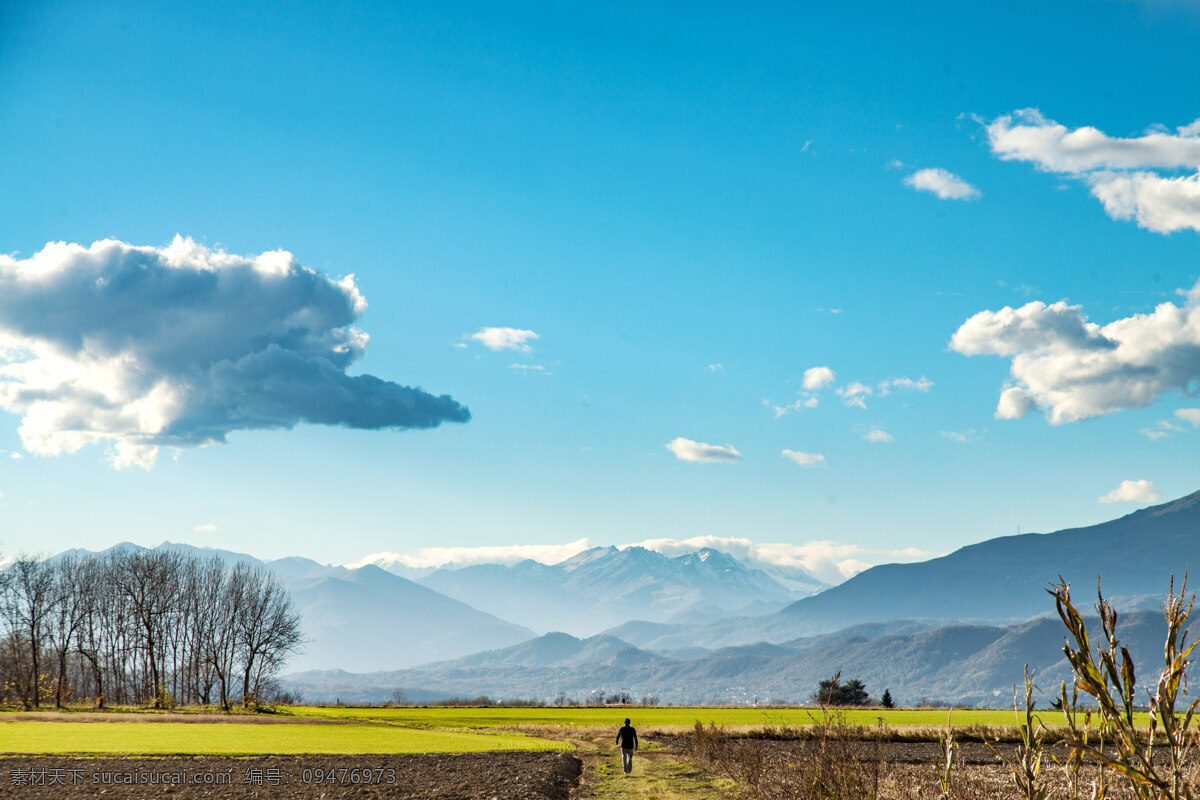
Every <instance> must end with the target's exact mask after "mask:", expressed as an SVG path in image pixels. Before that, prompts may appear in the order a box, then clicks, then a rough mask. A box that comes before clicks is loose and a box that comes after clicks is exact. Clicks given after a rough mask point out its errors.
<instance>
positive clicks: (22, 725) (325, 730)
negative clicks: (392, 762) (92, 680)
mask: <svg viewBox="0 0 1200 800" xmlns="http://www.w3.org/2000/svg"><path fill="white" fill-rule="evenodd" d="M569 749H571V746H570V745H569V744H567V743H565V742H553V741H549V740H547V739H537V738H533V737H529V736H522V735H519V734H501V733H496V734H487V735H483V734H478V733H461V732H452V731H433V730H413V729H409V728H400V727H392V726H379V725H241V724H229V723H226V724H220V725H219V726H213V725H205V724H197V723H191V724H184V723H171V722H164V723H158V724H154V725H147V724H142V723H138V722H109V723H103V724H98V723H88V722H0V753H96V754H98V753H111V754H148V753H154V754H188V755H251V754H302V753H323V754H338V753H467V752H480V751H485V750H569Z"/></svg>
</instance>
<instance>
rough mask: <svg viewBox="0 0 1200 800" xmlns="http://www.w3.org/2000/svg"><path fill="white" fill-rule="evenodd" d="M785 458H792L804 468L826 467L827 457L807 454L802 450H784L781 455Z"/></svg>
mask: <svg viewBox="0 0 1200 800" xmlns="http://www.w3.org/2000/svg"><path fill="white" fill-rule="evenodd" d="M781 455H782V456H783V457H784V458H790V459H791V460H792V461H795V462H796V463H797V464H799V465H800V466H802V467H824V466H826V464H825V456H823V455H821V454H820V453H805V452H803V451H801V450H784V451H783V453H782V454H781Z"/></svg>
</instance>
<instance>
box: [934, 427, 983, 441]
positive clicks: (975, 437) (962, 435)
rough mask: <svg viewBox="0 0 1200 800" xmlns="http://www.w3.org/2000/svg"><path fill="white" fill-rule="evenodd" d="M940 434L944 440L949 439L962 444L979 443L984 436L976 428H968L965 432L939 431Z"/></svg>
mask: <svg viewBox="0 0 1200 800" xmlns="http://www.w3.org/2000/svg"><path fill="white" fill-rule="evenodd" d="M938 433H940V434H941V435H942V437H943V438H946V439H949V440H950V441H952V442H959V443H960V444H969V443H970V442H977V441H979V438H980V436H981V435H982V434H981V433H980V432H979V431H977V430H975V429H974V428H967V429H966V430H965V431H938Z"/></svg>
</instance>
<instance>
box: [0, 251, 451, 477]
mask: <svg viewBox="0 0 1200 800" xmlns="http://www.w3.org/2000/svg"><path fill="white" fill-rule="evenodd" d="M365 309H366V300H365V299H364V298H363V296H362V294H361V293H360V292H359V291H358V288H357V287H356V286H355V284H354V279H353V276H350V277H347V278H343V279H342V280H340V281H334V280H331V279H330V278H327V277H325V276H324V275H321V274H319V273H317V272H315V271H313V270H311V269H308V268H306V267H303V266H301V265H300V264H298V263H297V262H296V260H295V258H294V257H293V256H292V255H291V254H290V253H288V252H286V251H282V250H280V251H272V252H266V253H262V254H261V255H257V256H237V255H232V254H229V253H225V252H223V251H221V250H210V249H208V248H206V247H204V246H201V245H199V244H196V243H195V242H193V241H192V240H191V239H184V238H181V237H178V236H177V237H176V238H175V240H174V241H173V242H172V243H171V244H170V245H169V246H167V247H165V248H154V247H135V246H133V245H130V244H126V243H124V242H119V241H115V240H111V239H110V240H105V241H101V242H96V243H95V244H93V245H92V246H91V247H83V246H81V245H77V244H66V243H62V242H58V243H51V244H47V245H46V247H45V248H43V249H42V251H41V252H39V253H37V254H36V255H34V256H33V257H31V258H28V259H16V258H13V257H10V256H0V408H4V409H5V410H7V411H10V412H12V413H15V414H20V415H22V421H21V426H20V435H21V440H22V443H23V444H24V446H25V448H26V449H27V450H29V451H31V452H33V453H37V454H39V455H57V454H61V453H71V452H75V451H77V450H79V449H80V448H81V447H83V446H85V445H88V444H94V443H104V442H108V443H111V444H112V445H113V451H112V461H113V464H114V465H115V466H116V467H118V468H124V467H129V466H135V465H136V466H141V467H145V468H147V469H148V468H150V467H151V466H153V464H154V462H155V459H156V458H157V456H158V451H159V448H160V447H163V446H168V447H192V446H198V445H206V444H214V443H221V442H224V441H226V437H227V435H228V434H229V433H230V432H231V431H235V430H247V429H255V428H290V427H292V426H294V425H296V424H297V423H299V422H312V423H321V424H326V425H345V426H348V427H353V428H371V429H374V428H398V429H403V428H431V427H435V426H437V425H439V424H441V423H442V422H466V421H467V420H468V419H470V412H469V411H468V410H467V409H466V408H465V407H464V406H462V405H460V404H459V403H457V402H456V401H455V400H454V399H453V398H451V397H450V396H448V395H442V396H441V397H435V396H433V395H431V394H428V393H426V392H424V391H422V390H421V389H418V388H411V387H407V386H401V385H399V384H396V383H392V382H390V381H385V380H381V379H380V378H376V377H374V376H372V375H355V376H351V375H348V374H347V373H346V371H347V369H348V368H349V367H350V366H351V365H352V364H354V362H355V361H357V360H358V358H359V357H360V356H361V355H362V353H363V350H364V348H365V347H366V343H367V335H366V334H365V333H363V332H362V331H360V330H358V329H356V328H354V327H353V323H354V321H355V320H356V319H357V317H358V316H359V315H360V314H361V313H362V312H363V311H364V310H365Z"/></svg>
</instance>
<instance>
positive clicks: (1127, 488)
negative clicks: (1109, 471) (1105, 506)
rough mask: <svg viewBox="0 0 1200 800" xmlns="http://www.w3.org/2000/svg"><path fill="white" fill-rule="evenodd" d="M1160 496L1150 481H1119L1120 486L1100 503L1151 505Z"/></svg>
mask: <svg viewBox="0 0 1200 800" xmlns="http://www.w3.org/2000/svg"><path fill="white" fill-rule="evenodd" d="M1157 500H1162V494H1160V493H1159V491H1158V489H1156V488H1154V484H1152V483H1151V482H1150V481H1146V480H1140V481H1121V485H1120V486H1118V487H1117V488H1115V489H1113V490H1112V491H1111V492H1109V493H1108V494H1106V495H1103V496H1102V497H1101V498H1100V502H1101V503H1153V502H1155V501H1157Z"/></svg>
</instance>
